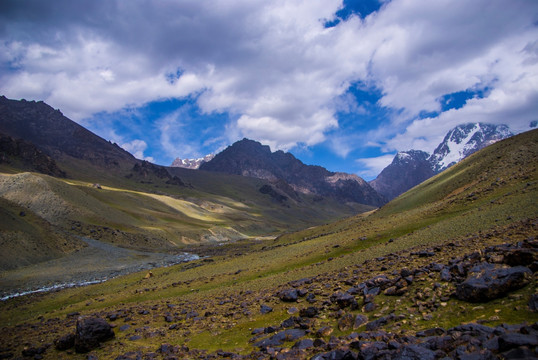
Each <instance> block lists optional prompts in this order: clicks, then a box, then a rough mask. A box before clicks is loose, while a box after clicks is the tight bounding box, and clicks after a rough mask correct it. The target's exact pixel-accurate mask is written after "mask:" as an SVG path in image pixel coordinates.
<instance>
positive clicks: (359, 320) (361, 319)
mask: <svg viewBox="0 0 538 360" xmlns="http://www.w3.org/2000/svg"><path fill="white" fill-rule="evenodd" d="M367 322H368V317H367V316H366V315H362V314H359V315H357V316H356V317H355V322H354V323H353V330H356V329H358V328H359V327H361V326H362V325H364V324H366V323H367Z"/></svg>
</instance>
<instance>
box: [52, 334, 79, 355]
mask: <svg viewBox="0 0 538 360" xmlns="http://www.w3.org/2000/svg"><path fill="white" fill-rule="evenodd" d="M73 346H75V334H73V333H71V334H67V335H64V336H61V337H59V338H58V339H56V340H54V347H55V348H56V350H60V351H64V350H67V349H71V348H72V347H73Z"/></svg>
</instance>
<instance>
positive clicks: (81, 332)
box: [54, 317, 115, 353]
mask: <svg viewBox="0 0 538 360" xmlns="http://www.w3.org/2000/svg"><path fill="white" fill-rule="evenodd" d="M114 336H115V334H114V331H113V330H112V326H110V324H109V323H108V322H106V320H103V319H100V318H91V317H90V318H82V317H80V318H78V320H77V325H76V332H75V334H72V333H71V334H66V335H63V336H61V337H60V338H58V339H56V340H55V341H54V345H55V347H56V349H57V350H60V351H62V350H68V349H71V348H72V347H75V351H76V352H77V353H87V352H89V351H91V350H93V349H95V348H97V347H99V345H100V344H101V343H102V342H105V341H107V340H110V339H112V338H114Z"/></svg>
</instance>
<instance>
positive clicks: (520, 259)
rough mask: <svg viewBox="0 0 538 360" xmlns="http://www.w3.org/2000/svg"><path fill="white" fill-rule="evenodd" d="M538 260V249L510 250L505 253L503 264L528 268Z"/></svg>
mask: <svg viewBox="0 0 538 360" xmlns="http://www.w3.org/2000/svg"><path fill="white" fill-rule="evenodd" d="M537 260H538V250H537V249H510V250H507V251H505V252H504V257H503V263H505V264H507V265H510V266H518V265H522V266H528V265H530V264H532V263H533V262H535V261H537Z"/></svg>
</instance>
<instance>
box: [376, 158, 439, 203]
mask: <svg viewBox="0 0 538 360" xmlns="http://www.w3.org/2000/svg"><path fill="white" fill-rule="evenodd" d="M429 157H430V155H429V154H428V153H427V152H425V151H421V150H408V151H400V152H399V153H397V154H396V156H394V159H393V160H392V163H391V164H390V165H389V166H387V167H386V168H385V169H383V171H381V173H380V174H379V175H378V176H377V178H376V179H375V180H372V181H371V182H370V185H371V186H372V187H373V188H374V189H375V190H376V191H377V192H378V193H380V194H382V195H383V196H385V197H386V198H387V199H389V200H392V199H394V198H395V197H397V196H398V195H400V194H402V193H404V192H406V191H407V190H409V189H411V188H412V187H413V186H415V185H418V184H420V183H421V182H423V181H424V180H426V179H429V178H430V177H432V176H433V175H435V172H434V171H433V169H432V168H431V165H430V162H429V161H428V158H429Z"/></svg>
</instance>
